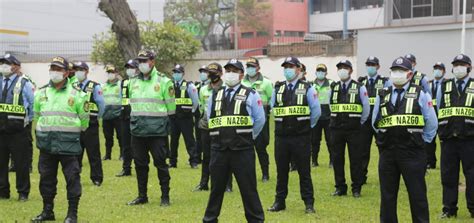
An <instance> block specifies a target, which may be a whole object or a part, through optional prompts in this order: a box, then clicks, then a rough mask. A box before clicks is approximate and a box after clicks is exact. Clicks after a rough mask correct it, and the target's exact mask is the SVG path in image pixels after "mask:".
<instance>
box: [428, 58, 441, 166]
mask: <svg viewBox="0 0 474 223" xmlns="http://www.w3.org/2000/svg"><path fill="white" fill-rule="evenodd" d="M445 74H446V67H445V66H444V64H443V63H441V62H437V63H436V64H435V65H433V76H434V79H433V80H431V81H430V83H429V85H430V89H431V95H433V106H436V94H437V91H438V88H439V87H440V86H441V83H442V82H443V80H444V75H445ZM435 111H436V115H438V110H436V109H435ZM425 149H426V156H427V164H426V169H435V168H436V136H435V137H434V138H433V141H431V142H430V143H429V144H428V145H426V147H425Z"/></svg>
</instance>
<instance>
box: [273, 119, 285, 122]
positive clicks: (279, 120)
mask: <svg viewBox="0 0 474 223" xmlns="http://www.w3.org/2000/svg"><path fill="white" fill-rule="evenodd" d="M274 120H275V122H282V121H283V118H274Z"/></svg>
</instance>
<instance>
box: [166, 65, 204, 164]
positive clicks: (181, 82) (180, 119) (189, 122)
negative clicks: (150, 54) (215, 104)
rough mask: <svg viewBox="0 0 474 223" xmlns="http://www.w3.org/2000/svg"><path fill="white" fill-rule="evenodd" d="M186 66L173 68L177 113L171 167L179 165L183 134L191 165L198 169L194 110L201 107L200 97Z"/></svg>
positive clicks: (172, 123) (173, 120) (171, 144)
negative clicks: (188, 79) (186, 72)
mask: <svg viewBox="0 0 474 223" xmlns="http://www.w3.org/2000/svg"><path fill="white" fill-rule="evenodd" d="M184 74H185V72H184V67H183V66H182V65H180V64H177V65H176V66H175V67H174V68H173V80H174V92H175V94H176V95H175V96H176V115H174V116H172V118H171V143H170V146H171V157H170V167H171V168H176V167H177V165H178V147H179V137H180V135H181V134H183V138H184V144H185V145H186V150H187V151H188V155H189V165H190V166H191V168H193V169H197V165H198V154H197V153H196V139H195V138H194V134H193V131H194V120H193V118H194V112H195V111H196V110H197V109H198V108H199V97H198V92H197V89H196V87H194V84H193V83H192V82H188V81H186V80H185V79H184V78H183V76H184Z"/></svg>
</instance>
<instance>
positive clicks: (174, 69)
mask: <svg viewBox="0 0 474 223" xmlns="http://www.w3.org/2000/svg"><path fill="white" fill-rule="evenodd" d="M173 72H179V73H184V67H183V66H181V64H176V66H174V68H173Z"/></svg>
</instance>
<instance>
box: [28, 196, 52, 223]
mask: <svg viewBox="0 0 474 223" xmlns="http://www.w3.org/2000/svg"><path fill="white" fill-rule="evenodd" d="M53 209H54V204H53V202H45V201H43V212H41V214H39V215H38V216H36V217H34V218H33V219H31V222H43V221H55V220H56V218H55V217H54V211H53Z"/></svg>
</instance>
